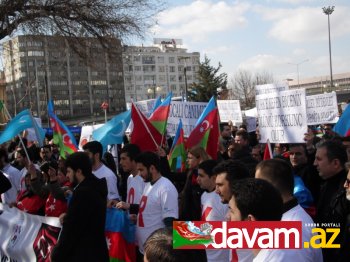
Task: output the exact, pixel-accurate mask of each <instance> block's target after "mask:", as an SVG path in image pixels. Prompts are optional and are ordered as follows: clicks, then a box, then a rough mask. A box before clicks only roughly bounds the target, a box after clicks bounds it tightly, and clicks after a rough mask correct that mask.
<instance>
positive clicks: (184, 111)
mask: <svg viewBox="0 0 350 262" xmlns="http://www.w3.org/2000/svg"><path fill="white" fill-rule="evenodd" d="M206 106H207V103H205V102H182V101H171V105H170V112H169V118H168V125H167V133H168V135H170V136H175V133H176V130H177V126H178V124H179V119H181V120H182V127H183V130H184V135H185V136H186V137H188V136H189V135H190V133H191V131H192V130H193V128H194V127H195V125H196V123H197V120H198V118H199V117H200V115H201V114H202V112H203V110H204V109H205V107H206Z"/></svg>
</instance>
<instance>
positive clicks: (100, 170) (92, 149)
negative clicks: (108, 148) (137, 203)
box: [83, 141, 120, 200]
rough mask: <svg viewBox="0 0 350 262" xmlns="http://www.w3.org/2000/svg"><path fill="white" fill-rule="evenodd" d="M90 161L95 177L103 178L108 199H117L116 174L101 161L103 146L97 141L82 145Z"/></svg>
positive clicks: (118, 197)
mask: <svg viewBox="0 0 350 262" xmlns="http://www.w3.org/2000/svg"><path fill="white" fill-rule="evenodd" d="M83 149H84V151H85V152H86V153H87V154H88V156H89V158H90V160H91V163H92V173H93V174H94V175H95V176H96V177H97V178H105V179H106V181H107V187H108V196H107V199H108V200H116V199H117V200H119V199H120V196H119V192H118V187H117V186H118V180H117V176H116V175H115V174H114V173H113V171H112V170H110V169H109V168H108V167H107V166H106V165H105V164H103V162H102V160H101V159H102V155H103V152H102V151H103V147H102V145H101V143H100V142H98V141H90V142H88V143H86V144H85V145H84V146H83Z"/></svg>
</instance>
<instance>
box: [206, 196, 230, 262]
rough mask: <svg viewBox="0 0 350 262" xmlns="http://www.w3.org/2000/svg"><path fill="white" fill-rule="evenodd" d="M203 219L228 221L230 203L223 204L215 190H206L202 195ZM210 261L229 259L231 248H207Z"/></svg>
mask: <svg viewBox="0 0 350 262" xmlns="http://www.w3.org/2000/svg"><path fill="white" fill-rule="evenodd" d="M201 205H202V217H201V220H202V221H226V214H227V212H228V205H227V204H222V203H221V199H220V196H219V195H218V194H217V193H216V192H215V191H213V192H210V193H207V192H204V193H203V194H202V196H201ZM206 252H207V258H208V262H220V261H229V257H230V250H229V249H221V250H209V249H207V250H206Z"/></svg>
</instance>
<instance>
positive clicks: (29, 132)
mask: <svg viewBox="0 0 350 262" xmlns="http://www.w3.org/2000/svg"><path fill="white" fill-rule="evenodd" d="M34 119H35V121H36V122H37V124H38V126H39V127H42V124H41V118H38V117H34ZM26 131H27V136H26V138H27V140H28V141H31V142H32V141H38V138H37V137H36V134H35V130H34V128H27V129H26Z"/></svg>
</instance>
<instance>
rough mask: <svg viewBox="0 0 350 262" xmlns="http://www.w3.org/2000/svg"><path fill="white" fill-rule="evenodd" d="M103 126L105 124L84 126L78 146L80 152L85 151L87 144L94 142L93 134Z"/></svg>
mask: <svg viewBox="0 0 350 262" xmlns="http://www.w3.org/2000/svg"><path fill="white" fill-rule="evenodd" d="M101 126H103V124H98V125H89V126H83V127H82V128H81V135H80V140H79V145H78V147H79V149H80V150H82V149H83V146H84V145H85V144H86V143H87V142H90V141H93V138H92V132H93V131H94V130H96V129H98V128H99V127H101Z"/></svg>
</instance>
